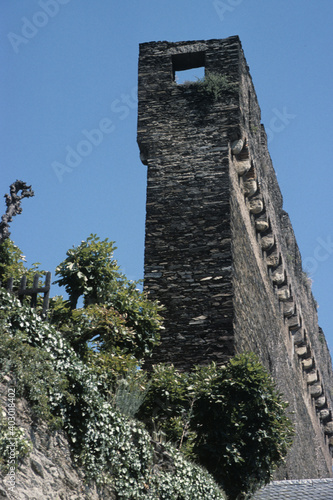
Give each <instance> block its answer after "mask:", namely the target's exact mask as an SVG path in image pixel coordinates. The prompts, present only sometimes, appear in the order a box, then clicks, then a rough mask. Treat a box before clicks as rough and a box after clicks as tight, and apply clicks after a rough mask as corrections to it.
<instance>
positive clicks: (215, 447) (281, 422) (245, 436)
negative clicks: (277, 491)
mask: <svg viewBox="0 0 333 500" xmlns="http://www.w3.org/2000/svg"><path fill="white" fill-rule="evenodd" d="M286 407H287V404H286V403H285V402H284V401H283V400H282V397H281V395H280V394H279V393H277V391H276V389H275V386H274V383H273V381H272V379H271V377H270V376H269V374H268V373H267V372H266V370H265V369H264V368H263V366H262V365H261V364H260V362H259V360H258V358H257V357H256V356H255V355H254V354H253V353H247V354H241V355H238V356H236V357H235V358H233V359H231V361H230V362H229V363H228V364H227V365H226V366H224V367H220V368H218V367H216V366H215V365H214V364H213V365H210V366H207V367H197V368H196V369H195V370H194V371H193V372H192V373H180V372H177V371H176V370H175V369H174V367H173V366H164V367H161V366H158V367H155V370H154V372H153V375H152V381H151V386H150V389H149V392H148V396H147V398H146V401H145V402H144V404H143V407H142V408H141V410H140V414H139V416H140V418H142V419H143V420H144V421H145V422H147V424H148V425H149V424H150V425H151V426H152V427H153V428H154V427H155V428H156V425H157V426H158V427H157V431H160V432H161V431H162V432H163V433H165V434H166V436H167V439H170V440H171V441H172V442H173V443H174V444H175V445H176V446H177V447H179V448H180V447H182V449H183V450H184V452H185V454H187V455H188V456H189V457H191V458H192V459H194V460H196V461H197V462H199V463H200V464H202V465H204V466H205V467H206V468H207V470H208V471H209V472H210V473H211V474H212V475H213V476H214V478H215V479H216V480H217V481H218V483H219V484H221V485H222V486H223V488H224V490H225V491H226V493H227V494H228V496H229V498H230V499H236V498H237V499H240V498H246V497H247V495H250V494H251V493H252V492H253V491H254V490H255V489H257V488H258V487H260V486H261V485H263V484H265V483H267V482H268V481H269V480H270V479H271V476H272V472H273V471H274V469H275V468H276V466H277V465H278V464H279V463H280V462H281V461H282V460H283V459H284V457H285V455H286V453H287V450H288V448H289V446H290V444H291V439H292V426H291V422H290V420H289V419H288V417H287V416H286V413H285V410H286Z"/></svg>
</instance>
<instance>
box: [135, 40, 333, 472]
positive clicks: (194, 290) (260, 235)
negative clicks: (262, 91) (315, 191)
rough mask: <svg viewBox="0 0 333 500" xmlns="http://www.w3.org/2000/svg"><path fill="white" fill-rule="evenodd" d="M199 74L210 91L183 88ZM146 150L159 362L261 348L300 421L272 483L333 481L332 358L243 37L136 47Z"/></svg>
mask: <svg viewBox="0 0 333 500" xmlns="http://www.w3.org/2000/svg"><path fill="white" fill-rule="evenodd" d="M196 67H204V70H205V75H206V77H207V79H208V80H209V81H210V82H211V83H212V84H211V85H210V86H209V85H205V84H203V83H202V82H201V83H200V82H194V83H193V82H192V83H184V84H181V85H179V84H177V82H176V81H175V74H176V72H178V71H182V70H186V69H190V68H196ZM138 144H139V148H140V156H141V160H142V162H143V163H144V164H145V165H147V166H148V183H147V215H146V242H145V289H146V290H147V291H149V293H150V296H151V298H153V299H158V300H159V301H160V302H161V303H162V304H164V306H165V330H164V332H163V334H162V342H161V345H160V347H159V348H158V349H156V352H155V353H154V355H153V360H152V362H153V363H156V362H171V363H173V364H174V365H175V366H176V367H178V368H180V369H185V370H186V369H190V368H191V367H193V365H196V364H207V363H210V362H211V361H215V362H216V363H218V364H222V363H224V362H225V361H227V360H228V359H229V358H230V356H233V355H234V354H236V353H238V352H242V351H253V352H255V353H257V354H258V355H259V357H260V359H261V361H262V363H263V364H264V365H265V366H266V367H267V369H268V370H269V371H270V372H271V374H272V376H273V377H274V379H275V381H276V383H277V386H278V388H279V390H280V391H281V392H282V393H283V394H284V396H285V398H286V399H287V400H288V401H289V404H290V409H291V411H293V412H294V423H295V427H296V436H295V440H294V445H293V448H292V449H291V451H290V453H289V456H288V459H287V463H286V466H285V467H282V468H280V469H279V471H278V473H277V476H276V477H277V478H279V479H283V478H289V479H297V478H298V479H301V478H317V477H328V476H331V474H332V460H331V453H330V443H331V444H332V445H333V438H331V436H333V419H332V412H331V408H332V393H331V391H332V388H333V375H332V366H331V358H330V354H329V351H328V348H327V345H326V341H325V337H324V335H323V332H322V331H321V329H320V328H319V327H318V320H317V312H316V304H315V301H314V299H313V296H312V293H311V289H310V288H311V287H310V284H309V280H308V279H307V276H306V274H305V273H304V272H303V270H302V263H301V256H300V253H299V250H298V246H297V243H296V240H295V236H294V232H293V229H292V226H291V223H290V220H289V217H288V214H287V213H286V212H285V211H284V210H283V208H282V196H281V192H280V189H279V186H278V183H277V180H276V176H275V172H274V169H273V166H272V162H271V159H270V156H269V153H268V149H267V138H266V134H265V130H264V127H263V126H262V125H261V122H260V108H259V105H258V102H257V98H256V94H255V90H254V87H253V83H252V80H251V76H250V74H249V69H248V66H247V64H246V60H245V58H244V54H243V51H242V48H241V43H240V41H239V38H238V37H230V38H227V39H224V40H208V41H203V40H201V41H191V42H178V43H169V42H152V43H144V44H141V45H140V58H139V118H138Z"/></svg>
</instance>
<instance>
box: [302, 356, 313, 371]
mask: <svg viewBox="0 0 333 500" xmlns="http://www.w3.org/2000/svg"><path fill="white" fill-rule="evenodd" d="M302 366H303V368H304V370H311V368H313V367H314V359H313V358H308V359H303V360H302Z"/></svg>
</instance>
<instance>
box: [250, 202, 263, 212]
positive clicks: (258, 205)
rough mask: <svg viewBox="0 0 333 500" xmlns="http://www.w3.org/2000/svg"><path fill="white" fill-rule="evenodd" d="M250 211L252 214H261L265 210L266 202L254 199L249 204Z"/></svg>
mask: <svg viewBox="0 0 333 500" xmlns="http://www.w3.org/2000/svg"><path fill="white" fill-rule="evenodd" d="M249 209H250V212H251V213H252V214H260V212H262V211H263V209H264V202H263V201H262V200H260V199H253V200H251V201H250V202H249Z"/></svg>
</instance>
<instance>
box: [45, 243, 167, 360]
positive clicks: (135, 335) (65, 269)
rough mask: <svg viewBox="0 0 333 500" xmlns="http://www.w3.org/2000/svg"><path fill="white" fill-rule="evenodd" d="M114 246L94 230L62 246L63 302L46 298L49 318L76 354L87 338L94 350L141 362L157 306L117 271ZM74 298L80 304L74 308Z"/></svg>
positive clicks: (156, 325) (154, 337)
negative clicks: (74, 243)
mask: <svg viewBox="0 0 333 500" xmlns="http://www.w3.org/2000/svg"><path fill="white" fill-rule="evenodd" d="M114 250H115V247H114V242H110V241H109V240H108V239H105V240H103V241H101V240H100V239H99V238H98V237H97V236H96V235H94V234H92V235H90V236H89V237H88V238H87V240H86V241H82V242H81V244H80V245H79V246H77V247H73V248H72V249H70V250H68V252H67V257H66V259H65V260H64V261H63V262H62V263H61V264H59V266H58V267H57V269H56V275H57V276H60V277H59V279H58V280H57V281H56V283H57V284H59V285H61V286H64V287H65V289H66V291H67V293H68V294H69V304H67V303H66V302H64V301H62V300H61V299H60V298H59V297H58V298H57V299H56V300H55V301H52V303H51V309H52V321H53V323H54V324H56V325H57V326H58V327H59V328H60V329H61V331H63V332H64V334H65V335H67V338H68V339H69V340H70V342H71V344H72V345H73V347H74V348H75V349H76V350H77V351H78V352H82V351H84V352H86V346H87V342H88V343H89V344H90V346H91V348H94V349H97V350H98V351H101V352H104V353H109V354H111V355H113V356H114V355H118V356H126V355H128V354H129V353H130V354H131V356H134V357H135V358H136V359H137V360H142V359H143V358H144V357H146V356H149V355H150V353H151V351H152V349H153V347H154V346H155V345H156V344H157V343H158V342H159V331H160V329H161V327H162V318H161V316H160V312H161V310H162V308H161V306H160V305H159V304H158V302H156V301H155V302H153V301H150V300H148V299H147V296H146V294H144V293H143V292H141V291H140V290H139V289H138V288H137V287H138V282H132V281H129V280H128V279H127V278H126V276H124V274H122V273H121V272H120V271H119V266H118V264H117V261H116V260H114V259H113V252H114ZM80 297H83V304H84V307H83V308H79V309H75V308H76V306H77V302H78V299H79V298H80Z"/></svg>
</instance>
